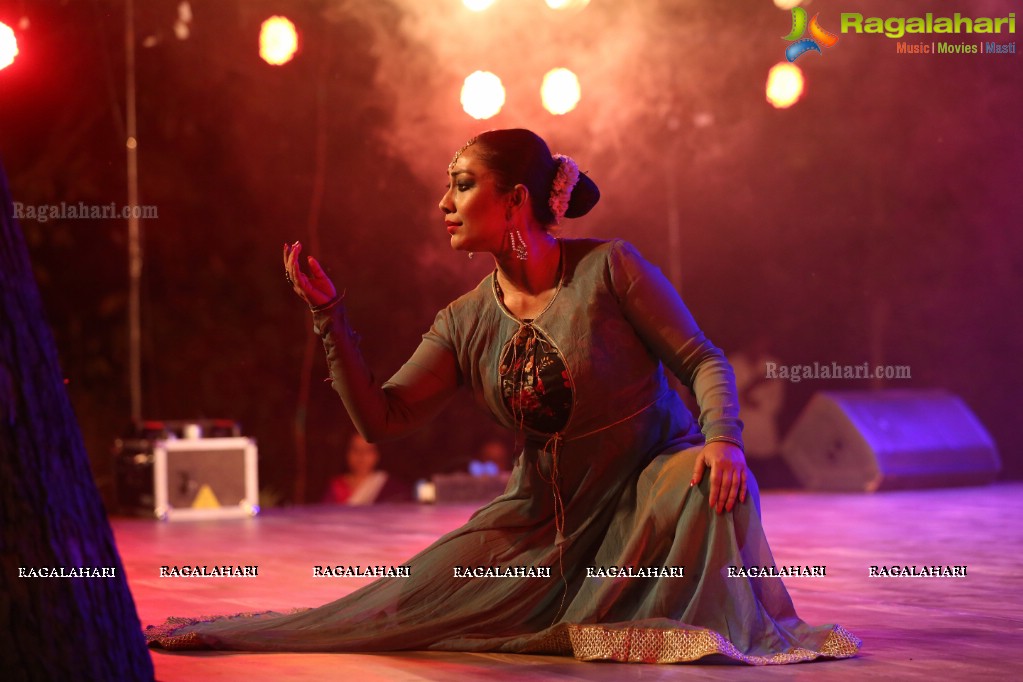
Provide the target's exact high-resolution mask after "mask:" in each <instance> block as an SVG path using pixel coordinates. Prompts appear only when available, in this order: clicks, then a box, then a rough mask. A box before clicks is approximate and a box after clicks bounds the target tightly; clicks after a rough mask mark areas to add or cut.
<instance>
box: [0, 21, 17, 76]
mask: <svg viewBox="0 0 1023 682" xmlns="http://www.w3.org/2000/svg"><path fill="white" fill-rule="evenodd" d="M17 56H18V39H17V38H15V37H14V30H13V29H12V28H11V27H10V26H8V25H7V24H3V23H0V69H6V68H7V67H8V66H10V65H11V64H13V63H14V58H15V57H17Z"/></svg>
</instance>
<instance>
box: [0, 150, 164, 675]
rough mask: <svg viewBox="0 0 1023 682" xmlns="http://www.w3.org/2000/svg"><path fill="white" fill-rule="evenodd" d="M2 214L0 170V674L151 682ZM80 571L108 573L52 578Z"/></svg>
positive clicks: (37, 306)
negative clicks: (105, 575) (55, 574)
mask: <svg viewBox="0 0 1023 682" xmlns="http://www.w3.org/2000/svg"><path fill="white" fill-rule="evenodd" d="M13 216H14V213H13V206H12V201H11V197H10V190H9V188H8V186H7V176H6V174H5V173H4V171H3V168H2V167H0V671H2V676H3V679H4V680H102V681H104V682H105V681H107V680H151V679H153V664H152V661H151V659H150V657H149V651H148V650H147V649H146V645H145V640H144V639H143V637H142V630H141V627H140V625H139V619H138V615H137V614H136V612H135V603H134V601H133V600H132V597H131V593H130V592H129V591H128V584H127V581H126V580H125V576H124V570H123V567H122V566H121V559H120V556H119V555H118V553H117V548H116V546H115V545H114V537H113V533H112V532H111V529H110V524H109V523H108V522H107V518H106V512H105V511H104V509H103V504H102V502H101V501H100V496H99V492H98V490H97V489H96V485H95V483H94V482H93V479H92V473H91V471H90V468H89V460H88V456H87V455H86V452H85V446H84V445H83V442H82V437H81V433H80V432H79V430H78V423H77V422H76V421H75V416H74V413H73V412H72V410H71V404H70V402H69V400H68V396H67V392H66V390H65V388H64V381H63V378H62V375H61V371H60V366H59V364H58V361H57V350H56V347H55V344H54V340H53V335H52V333H51V332H50V328H49V326H48V325H47V322H46V317H45V315H44V312H43V306H42V302H41V299H40V297H39V290H38V289H37V287H36V284H35V279H34V278H33V275H32V269H31V266H30V264H29V260H28V252H27V250H26V248H25V241H24V238H23V237H22V234H21V230H20V228H19V227H18V225H17V223H16V222H15V220H14V217H13ZM96 265H97V267H103V266H102V265H101V264H96ZM81 569H89V571H90V573H91V571H92V570H93V569H95V570H96V574H98V575H102V574H103V573H104V571H103V569H106V571H105V573H106V574H107V575H108V576H109V575H110V574H111V573H113V577H52V574H53V572H58V573H59V572H61V571H62V570H63V572H64V573H65V574H67V573H68V572H70V571H79V572H81ZM33 573H35V574H36V575H37V576H39V575H41V574H43V573H48V574H50V577H28V576H29V575H32V574H33Z"/></svg>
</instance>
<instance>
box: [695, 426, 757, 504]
mask: <svg viewBox="0 0 1023 682" xmlns="http://www.w3.org/2000/svg"><path fill="white" fill-rule="evenodd" d="M708 466H709V467H710V506H711V507H714V508H716V509H717V511H718V513H719V514H720V513H723V512H725V511H732V509H733V508H734V507H735V503H736V501H738V502H739V503H743V502H745V501H746V477H747V475H748V472H749V467H747V466H746V456H745V455H743V454H742V449H740V448H739V447H738V446H737V445H734V444H732V443H728V442H725V441H714V442H713V443H708V444H707V445H704V446H703V450H700V454H699V455H697V456H696V465H695V466H694V468H693V481H692V483H691V484H690V485H699V484H700V481H702V480H703V473H704V471H706V469H707V467H708Z"/></svg>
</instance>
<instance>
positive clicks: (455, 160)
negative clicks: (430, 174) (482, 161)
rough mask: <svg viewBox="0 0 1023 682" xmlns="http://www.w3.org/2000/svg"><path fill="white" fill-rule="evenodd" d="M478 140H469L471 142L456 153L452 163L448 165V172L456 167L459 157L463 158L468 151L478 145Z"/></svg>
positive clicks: (474, 138) (473, 138)
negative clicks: (463, 154)
mask: <svg viewBox="0 0 1023 682" xmlns="http://www.w3.org/2000/svg"><path fill="white" fill-rule="evenodd" d="M477 139H478V138H476V137H472V138H469V141H468V142H466V143H465V144H463V145H462V146H461V148H460V149H459V150H458V151H457V152H455V155H454V157H452V159H451V163H449V164H448V170H451V169H452V168H454V167H455V162H457V161H458V157H459V156H461V155H462V153H463V152H464V151H465V150H466V149H468V148H469V147H471V146H473V145H474V144H476V140H477Z"/></svg>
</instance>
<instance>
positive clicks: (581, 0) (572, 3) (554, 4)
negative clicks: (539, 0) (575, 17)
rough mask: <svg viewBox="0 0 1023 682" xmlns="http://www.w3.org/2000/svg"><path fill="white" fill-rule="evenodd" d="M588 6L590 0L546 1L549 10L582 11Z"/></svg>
mask: <svg viewBox="0 0 1023 682" xmlns="http://www.w3.org/2000/svg"><path fill="white" fill-rule="evenodd" d="M588 4H590V0H547V6H548V7H550V8H551V9H582V8H583V7H586V5H588Z"/></svg>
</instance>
